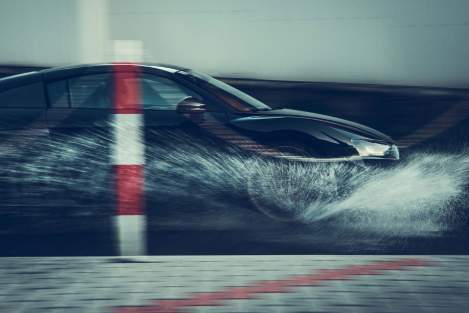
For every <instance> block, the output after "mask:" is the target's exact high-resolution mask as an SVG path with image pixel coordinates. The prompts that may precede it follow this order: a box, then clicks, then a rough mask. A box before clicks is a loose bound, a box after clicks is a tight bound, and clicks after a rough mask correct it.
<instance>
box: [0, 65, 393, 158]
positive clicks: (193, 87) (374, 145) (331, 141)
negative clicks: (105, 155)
mask: <svg viewBox="0 0 469 313" xmlns="http://www.w3.org/2000/svg"><path fill="white" fill-rule="evenodd" d="M133 66H134V67H135V68H137V69H138V73H139V74H138V80H139V86H140V87H139V88H140V94H141V96H140V99H139V100H138V101H139V102H141V103H140V104H139V105H140V108H141V109H143V114H144V116H145V126H146V127H150V128H156V129H157V128H159V127H161V128H165V129H168V128H172V127H174V128H178V127H184V125H185V124H186V123H187V122H188V120H190V121H192V122H193V123H196V124H197V125H198V126H199V127H201V128H203V129H205V130H206V131H207V132H206V133H211V134H212V135H213V136H215V137H217V138H219V139H222V140H224V141H225V142H227V143H231V144H235V145H237V146H238V147H240V148H242V149H244V150H248V151H252V152H255V153H260V154H264V155H267V156H272V157H279V158H287V159H294V160H301V161H315V162H316V161H320V160H357V159H370V158H371V159H392V160H395V159H398V158H399V153H398V149H397V147H396V145H395V144H394V142H393V140H392V139H391V138H389V137H388V136H386V135H384V134H382V133H381V132H379V131H377V130H374V129H372V128H369V127H366V126H364V125H360V124H357V123H354V122H350V121H346V120H343V119H339V118H335V117H331V116H325V115H320V114H314V113H308V112H303V111H297V110H288V109H272V108H270V107H269V106H267V105H266V104H264V103H262V102H260V101H259V100H256V99H254V98H253V97H251V96H249V95H247V94H245V93H243V92H241V91H240V90H237V89H235V88H233V87H231V86H229V85H227V84H225V83H223V82H221V81H220V80H217V79H215V78H213V77H210V76H208V75H204V74H201V73H198V72H195V71H193V70H190V69H186V68H180V67H176V66H170V65H133ZM126 68H129V66H128V65H126V64H121V65H119V64H99V65H83V66H74V67H64V68H54V69H47V70H42V71H37V72H31V73H26V74H21V75H16V76H11V77H7V78H4V79H0V136H2V133H3V135H5V134H7V133H8V134H11V132H12V131H13V132H14V131H15V130H25V129H46V130H48V131H49V132H51V133H54V132H62V131H70V130H72V129H78V128H90V127H102V126H103V125H104V124H103V123H101V122H102V121H105V120H107V119H108V118H109V116H110V114H112V113H113V110H114V105H113V102H115V94H116V93H117V92H118V91H116V90H114V89H115V84H114V82H113V79H114V76H113V72H115V71H116V70H117V71H125V70H126ZM122 86H124V85H122ZM0 140H1V137H0Z"/></svg>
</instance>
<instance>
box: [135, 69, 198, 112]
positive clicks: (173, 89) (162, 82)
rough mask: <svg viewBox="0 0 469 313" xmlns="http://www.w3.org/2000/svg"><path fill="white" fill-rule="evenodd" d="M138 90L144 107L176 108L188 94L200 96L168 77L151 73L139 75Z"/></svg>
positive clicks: (157, 108) (158, 108) (156, 108)
mask: <svg viewBox="0 0 469 313" xmlns="http://www.w3.org/2000/svg"><path fill="white" fill-rule="evenodd" d="M140 91H141V97H142V99H141V100H142V104H143V108H144V109H155V110H176V106H177V104H178V103H179V102H180V101H181V100H182V99H184V98H186V97H188V96H192V97H196V98H201V97H200V95H198V94H197V93H195V92H193V91H191V90H189V89H187V88H185V87H184V86H182V85H179V84H178V83H176V82H174V81H172V80H170V79H168V78H165V77H160V76H156V75H151V74H143V75H142V76H141V77H140Z"/></svg>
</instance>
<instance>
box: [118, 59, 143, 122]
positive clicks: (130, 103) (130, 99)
mask: <svg viewBox="0 0 469 313" xmlns="http://www.w3.org/2000/svg"><path fill="white" fill-rule="evenodd" d="M139 76H140V73H139V69H138V66H136V65H135V64H119V63H115V64H114V109H115V113H117V114H136V113H141V107H140V102H141V101H140V99H141V95H140V84H139V81H140V80H139Z"/></svg>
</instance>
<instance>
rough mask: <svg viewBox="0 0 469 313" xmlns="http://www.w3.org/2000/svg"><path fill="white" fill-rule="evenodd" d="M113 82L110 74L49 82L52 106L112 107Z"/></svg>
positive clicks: (48, 90) (48, 87)
mask: <svg viewBox="0 0 469 313" xmlns="http://www.w3.org/2000/svg"><path fill="white" fill-rule="evenodd" d="M112 89H113V82H112V80H111V75H110V74H96V75H84V76H79V77H73V78H70V79H65V80H60V81H55V82H51V83H49V84H47V93H48V97H49V103H50V106H51V107H52V108H68V107H72V108H89V109H110V108H112Z"/></svg>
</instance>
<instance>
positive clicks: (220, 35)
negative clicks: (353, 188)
mask: <svg viewBox="0 0 469 313" xmlns="http://www.w3.org/2000/svg"><path fill="white" fill-rule="evenodd" d="M468 38H469V1H467V0H445V1H442V0H393V1H389V0H353V1H352V0H290V1H282V0H223V1H220V0H197V1H194V0H133V1H129V0H41V1H37V0H0V40H1V41H0V45H1V49H0V64H17V65H18V64H21V65H38V66H52V65H64V64H72V63H89V62H105V61H113V60H122V61H125V60H126V59H128V60H137V61H141V60H143V61H145V62H165V63H174V64H179V65H184V66H189V67H193V68H195V69H198V70H201V71H205V72H208V73H209V74H212V75H217V76H223V77H234V78H236V77H248V78H259V79H280V80H305V81H324V82H354V83H382V84H399V85H426V86H442V87H469V62H468V57H469V40H468Z"/></svg>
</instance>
